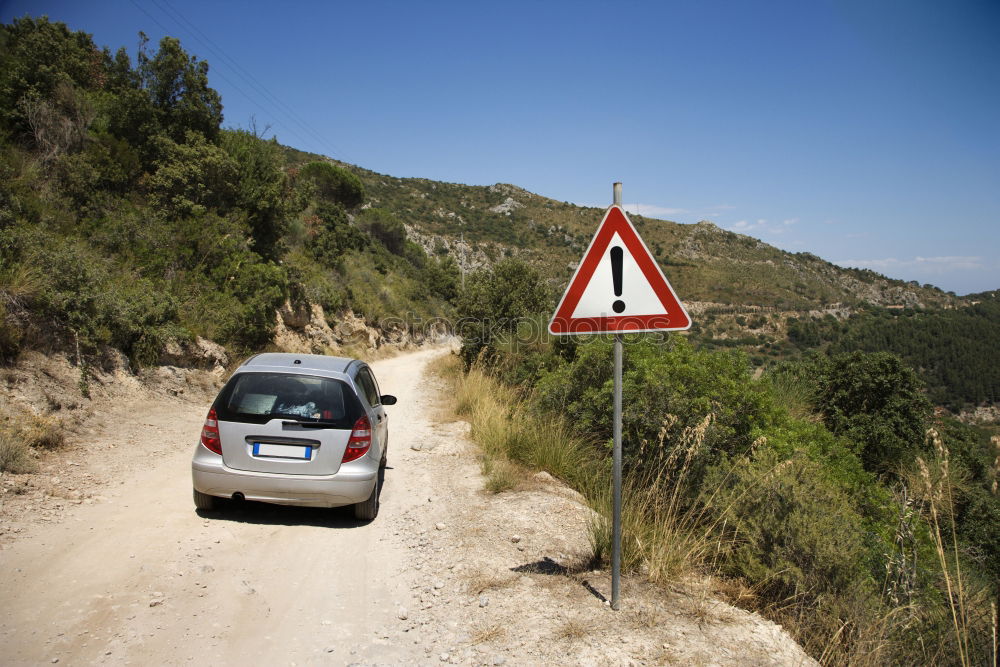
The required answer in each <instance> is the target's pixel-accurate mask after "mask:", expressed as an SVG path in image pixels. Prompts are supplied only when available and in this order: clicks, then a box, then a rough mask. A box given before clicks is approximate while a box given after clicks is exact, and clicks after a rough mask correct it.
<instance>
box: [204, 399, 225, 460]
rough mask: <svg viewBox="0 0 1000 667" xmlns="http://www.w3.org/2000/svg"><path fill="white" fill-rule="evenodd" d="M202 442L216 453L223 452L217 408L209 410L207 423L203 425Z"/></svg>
mask: <svg viewBox="0 0 1000 667" xmlns="http://www.w3.org/2000/svg"><path fill="white" fill-rule="evenodd" d="M201 444H203V445H205V447H206V448H207V449H208V450H210V451H213V452H215V453H216V454H221V453H222V440H221V439H219V418H218V417H217V416H216V414H215V408H212V409H211V410H209V411H208V417H206V418H205V425H204V426H202V427H201Z"/></svg>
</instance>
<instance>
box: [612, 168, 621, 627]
mask: <svg viewBox="0 0 1000 667" xmlns="http://www.w3.org/2000/svg"><path fill="white" fill-rule="evenodd" d="M614 205H615V206H621V205H622V184H621V183H615V184H614ZM614 403H615V408H614V410H615V413H614V426H613V433H614V443H615V444H614V453H613V457H612V458H613V472H612V482H611V486H612V495H613V496H614V499H613V505H614V506H613V509H612V512H611V608H612V609H615V610H617V609H618V607H619V601H620V598H621V578H622V335H621V334H620V333H616V334H615V399H614Z"/></svg>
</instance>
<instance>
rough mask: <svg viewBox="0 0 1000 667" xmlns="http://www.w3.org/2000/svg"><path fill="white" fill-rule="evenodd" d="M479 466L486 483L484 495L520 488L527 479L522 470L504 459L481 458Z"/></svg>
mask: <svg viewBox="0 0 1000 667" xmlns="http://www.w3.org/2000/svg"><path fill="white" fill-rule="evenodd" d="M480 465H481V468H482V471H483V476H484V477H485V478H486V483H485V484H484V485H483V489H484V490H485V491H486V493H491V494H497V493H503V492H504V491H513V490H515V489H518V488H521V487H522V486H523V485H524V484H525V481H526V479H527V474H526V473H525V471H524V468H522V467H521V466H519V465H517V464H516V463H512V462H510V461H508V460H507V459H505V458H500V457H496V456H494V457H490V456H483V457H481V458H480Z"/></svg>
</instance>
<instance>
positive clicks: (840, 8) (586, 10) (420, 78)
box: [0, 0, 1000, 297]
mask: <svg viewBox="0 0 1000 667" xmlns="http://www.w3.org/2000/svg"><path fill="white" fill-rule="evenodd" d="M26 13H30V14H33V15H40V14H48V15H49V17H50V18H51V19H53V20H60V21H64V22H66V23H67V24H69V26H70V27H71V28H73V29H77V30H84V31H86V32H89V33H92V34H93V35H94V38H95V40H96V41H97V43H98V44H101V45H107V46H111V47H112V49H113V50H114V49H117V47H119V46H125V47H127V48H128V49H129V50H130V52H131V53H132V54H133V56H134V52H135V47H136V45H137V42H138V39H137V33H138V31H139V30H143V31H145V32H146V33H147V34H148V35H149V36H150V37H151V38H152V40H153V41H154V43H155V42H156V41H157V40H159V38H160V37H161V36H163V35H165V34H169V35H173V36H176V37H179V38H180V39H181V41H182V44H183V45H184V47H185V48H186V49H187V50H188V51H189V52H190V53H193V54H195V55H197V56H198V57H199V58H202V59H204V60H207V61H208V62H209V64H210V66H211V71H210V80H211V83H212V85H213V86H214V87H215V88H216V89H217V90H219V92H220V93H221V94H222V98H223V103H224V105H225V116H226V121H225V122H226V125H231V126H241V127H246V126H247V125H248V124H249V122H250V120H251V118H254V119H255V120H256V123H257V126H258V128H263V127H265V126H270V127H271V131H272V132H273V133H275V134H276V135H277V137H278V139H279V141H281V142H283V143H286V144H289V145H292V146H295V147H297V148H302V149H305V150H310V151H314V152H318V153H324V154H327V155H331V156H333V157H335V158H338V159H342V160H345V161H348V162H352V163H355V164H358V165H361V166H363V167H366V168H368V169H373V170H375V171H379V172H382V173H387V174H392V175H394V176H420V177H425V178H432V179H437V180H444V181H451V182H460V183H471V184H491V183H496V182H508V183H514V184H516V185H519V186H521V187H524V188H527V189H529V190H531V191H533V192H537V193H539V194H542V195H546V196H549V197H553V198H555V199H559V200H565V201H571V202H576V203H581V204H593V205H600V206H604V205H607V204H608V203H610V198H611V183H612V182H613V181H615V180H620V181H622V182H623V183H624V201H625V204H626V208H628V209H629V210H633V211H634V210H639V211H640V212H642V213H644V214H647V215H650V216H654V217H661V218H666V219H671V220H676V221H678V222H685V223H690V222H696V221H698V220H701V219H708V220H712V221H714V222H715V223H716V224H718V225H719V226H720V227H722V228H724V229H730V230H733V231H738V232H741V233H745V234H748V235H750V236H754V237H756V238H760V239H762V240H764V241H766V242H768V243H771V244H773V245H776V246H778V247H781V248H784V249H786V250H791V251H796V252H797V251H808V252H812V253H814V254H816V255H819V256H820V257H823V258H824V259H828V260H830V261H834V262H837V263H839V264H843V265H850V266H864V267H868V268H872V269H875V270H877V271H879V272H882V273H885V274H887V275H889V276H892V277H894V278H901V279H904V280H917V281H919V282H921V283H932V284H934V285H937V286H939V287H941V288H943V289H945V290H953V291H955V292H957V293H959V294H964V293H969V292H974V291H982V290H987V289H996V288H1000V38H998V37H997V36H998V35H1000V3H997V2H996V1H995V0H952V1H947V2H945V1H937V0H935V1H925V0H867V1H863V2H862V1H858V2H853V1H852V2H824V1H822V0H816V1H805V2H803V1H802V0H791V1H775V2H764V1H760V2H750V1H732V2H723V1H718V0H702V1H697V2H695V1H690V0H689V1H685V2H646V3H634V2H614V3H596V2H572V3H571V2H525V3H515V2H507V3H504V2H501V3H497V2H491V3H481V2H473V1H466V2H454V3H450V2H413V1H411V2H288V3H275V2H266V3H264V2H259V3H257V2H204V1H202V2H191V1H189V0H121V1H119V0H113V1H108V2H79V1H77V2H68V1H65V0H64V1H51V2H50V1H45V0H35V1H32V2H26V1H19V0H9V1H7V2H0V19H2V20H3V21H5V22H8V21H10V20H11V19H12V18H13V17H15V16H22V15H24V14H26ZM597 222H599V221H598V220H596V219H595V220H594V225H595V227H596V225H597ZM681 296H682V297H683V295H681Z"/></svg>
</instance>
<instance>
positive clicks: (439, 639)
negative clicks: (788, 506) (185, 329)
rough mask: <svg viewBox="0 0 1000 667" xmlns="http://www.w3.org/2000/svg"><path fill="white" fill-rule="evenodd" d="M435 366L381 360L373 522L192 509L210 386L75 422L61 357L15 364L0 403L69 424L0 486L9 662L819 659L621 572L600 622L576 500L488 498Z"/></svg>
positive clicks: (150, 391)
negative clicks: (392, 399)
mask: <svg viewBox="0 0 1000 667" xmlns="http://www.w3.org/2000/svg"><path fill="white" fill-rule="evenodd" d="M444 353H445V352H442V351H435V350H425V351H419V352H415V353H409V354H405V355H402V356H398V357H395V358H392V359H386V360H382V361H378V362H376V363H375V364H374V367H375V370H376V374H377V375H378V377H379V380H380V383H381V385H382V389H383V391H385V392H386V393H393V394H396V395H397V396H398V397H399V403H398V404H397V405H396V406H394V407H393V408H392V409H391V411H390V433H391V436H390V450H389V468H388V469H387V470H386V473H385V482H384V486H383V492H382V497H381V502H382V504H381V510H380V514H379V517H378V518H377V519H376V520H375V521H373V522H371V523H369V524H358V523H357V522H355V521H354V520H353V519H352V518H351V514H350V512H349V511H343V510H316V509H299V508H288V507H275V506H267V505H256V504H250V503H247V504H244V505H241V506H232V507H229V508H227V509H226V510H224V511H222V512H219V513H206V514H203V515H199V514H197V513H196V512H195V511H194V507H193V505H192V502H191V490H190V487H191V485H190V472H189V470H190V469H189V461H190V456H191V453H192V450H193V447H194V443H195V440H196V438H197V435H198V433H199V430H200V426H201V423H202V421H203V420H204V417H205V413H206V411H207V407H208V403H209V402H210V401H211V398H212V395H213V394H214V391H215V384H214V383H215V380H214V379H213V376H211V374H207V375H199V374H198V373H197V372H195V373H191V372H183V371H176V370H169V369H160V370H157V371H155V372H151V373H150V374H149V376H148V377H147V378H145V381H144V382H140V381H139V380H137V379H135V378H130V377H127V376H122V377H120V378H107V379H105V380H103V381H102V383H99V386H96V387H94V388H93V392H94V393H92V395H93V396H94V399H93V400H91V401H82V402H80V403H81V404H80V405H79V406H76V407H73V406H71V405H69V402H71V400H75V399H67V398H65V397H66V396H69V395H71V394H72V392H71V391H69V390H68V389H66V382H67V381H70V386H72V385H75V382H76V378H70V377H69V376H68V375H67V376H66V377H61V375H60V373H61V372H62V371H60V370H59V367H60V365H59V363H58V362H57V361H53V360H44V359H36V360H35V366H36V367H35V368H34V370H31V371H29V370H28V369H23V370H22V371H18V373H21V375H20V376H18V377H19V379H16V381H15V382H13V383H11V382H9V381H8V383H7V388H6V389H5V390H4V391H5V392H7V393H5V394H4V396H5V398H6V400H13V399H12V397H13V396H14V394H12V393H11V392H16V393H17V395H18V396H19V397H20V399H23V400H29V397H30V396H34V398H35V399H37V400H55V401H60V402H63V403H64V404H63V405H62V407H61V408H60V409H61V410H64V411H66V413H69V414H72V413H73V411H76V412H77V413H78V414H79V416H80V417H81V420H80V424H81V425H80V426H79V427H77V428H75V429H74V430H73V432H72V433H71V434H70V435H69V438H68V440H69V442H68V445H67V446H66V447H65V448H64V449H63V450H60V451H59V452H57V453H55V454H52V455H49V456H47V457H45V458H43V459H42V460H41V461H40V462H39V464H40V467H39V470H38V472H36V473H33V474H32V475H29V476H23V475H17V476H11V475H9V474H4V475H3V477H2V479H0V487H2V488H3V489H6V492H5V493H3V494H2V495H0V530H2V533H0V572H2V575H3V576H2V577H0V598H2V599H3V600H4V614H3V616H2V618H0V646H3V649H2V654H3V662H4V663H7V664H37V663H40V662H46V663H50V662H54V661H57V660H58V661H59V662H60V663H61V664H136V663H143V664H189V663H208V662H212V663H216V664H232V663H236V662H249V663H253V664H300V665H301V664H334V665H341V664H362V665H376V664H388V665H396V664H442V663H450V664H467V665H502V664H508V665H523V664H561V665H578V664H584V665H588V664H589V665H619V664H621V665H630V664H649V665H653V664H685V665H687V664H732V665H735V664H740V665H771V664H774V665H796V664H812V661H811V660H810V659H809V658H808V657H806V656H805V655H804V654H803V653H802V651H801V649H800V648H799V647H798V645H796V644H795V643H794V642H793V641H792V640H791V639H790V638H789V637H788V636H787V635H786V634H785V633H784V632H783V631H782V630H781V629H780V628H779V627H777V626H775V625H774V624H772V623H770V622H768V621H765V620H763V619H761V618H759V617H758V616H756V615H754V614H749V613H747V612H745V611H741V610H738V609H735V608H733V607H731V606H729V605H726V604H724V603H722V602H720V601H718V600H716V599H715V598H713V597H712V595H711V594H710V592H709V591H708V589H707V588H706V587H704V586H699V585H698V584H697V583H696V582H691V583H689V584H686V585H684V586H678V587H677V588H676V589H675V590H672V591H668V592H664V591H662V590H658V589H653V588H651V587H648V586H645V585H643V584H642V583H641V582H640V581H636V580H631V579H626V580H625V582H624V588H623V593H624V596H623V608H622V610H621V611H619V612H614V611H612V610H611V609H610V608H609V607H608V606H607V605H606V604H605V598H606V597H607V596H609V594H610V593H609V591H610V582H609V579H608V576H607V574H606V573H605V572H578V571H574V570H571V569H570V567H571V566H573V565H574V564H576V563H579V562H581V561H582V560H583V559H585V556H586V553H587V552H588V543H587V527H586V524H587V519H588V513H589V510H588V509H587V508H586V507H585V506H584V505H583V504H582V503H581V502H580V500H579V498H578V497H577V496H576V494H574V493H573V492H572V491H570V490H569V489H566V488H565V487H563V486H562V485H560V484H559V483H558V482H556V481H555V480H553V479H551V478H550V477H548V476H547V475H545V474H539V475H537V476H536V477H535V478H534V479H533V481H532V484H531V485H530V486H531V488H529V489H527V490H522V491H516V492H505V493H502V494H499V495H495V496H490V495H486V494H484V493H483V491H482V478H481V476H480V473H479V467H478V463H477V459H476V453H475V448H474V446H473V445H471V444H470V443H469V442H468V441H467V439H466V437H465V433H466V431H467V426H466V425H465V424H464V423H462V422H451V421H448V420H447V419H446V418H444V417H442V415H445V414H447V411H444V410H442V409H441V405H440V401H442V400H445V399H446V398H447V397H442V396H441V391H442V387H443V384H442V383H441V382H440V381H439V380H437V379H436V378H434V377H433V376H432V375H431V374H429V373H428V372H427V364H428V362H430V361H431V360H433V359H434V358H435V356H437V355H439V354H444ZM50 363H51V364H54V365H53V366H50V365H47V364H50ZM64 370H65V369H64ZM67 372H68V371H67ZM32 373H34V377H29V375H31V374H32ZM46 378H47V379H46ZM59 387H62V388H63V389H62V390H61V391H62V393H60V390H59ZM46 394H48V398H46V397H45V396H46ZM32 400H34V399H32ZM84 404H87V405H84ZM18 489H21V490H20V491H19V490H18Z"/></svg>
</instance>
